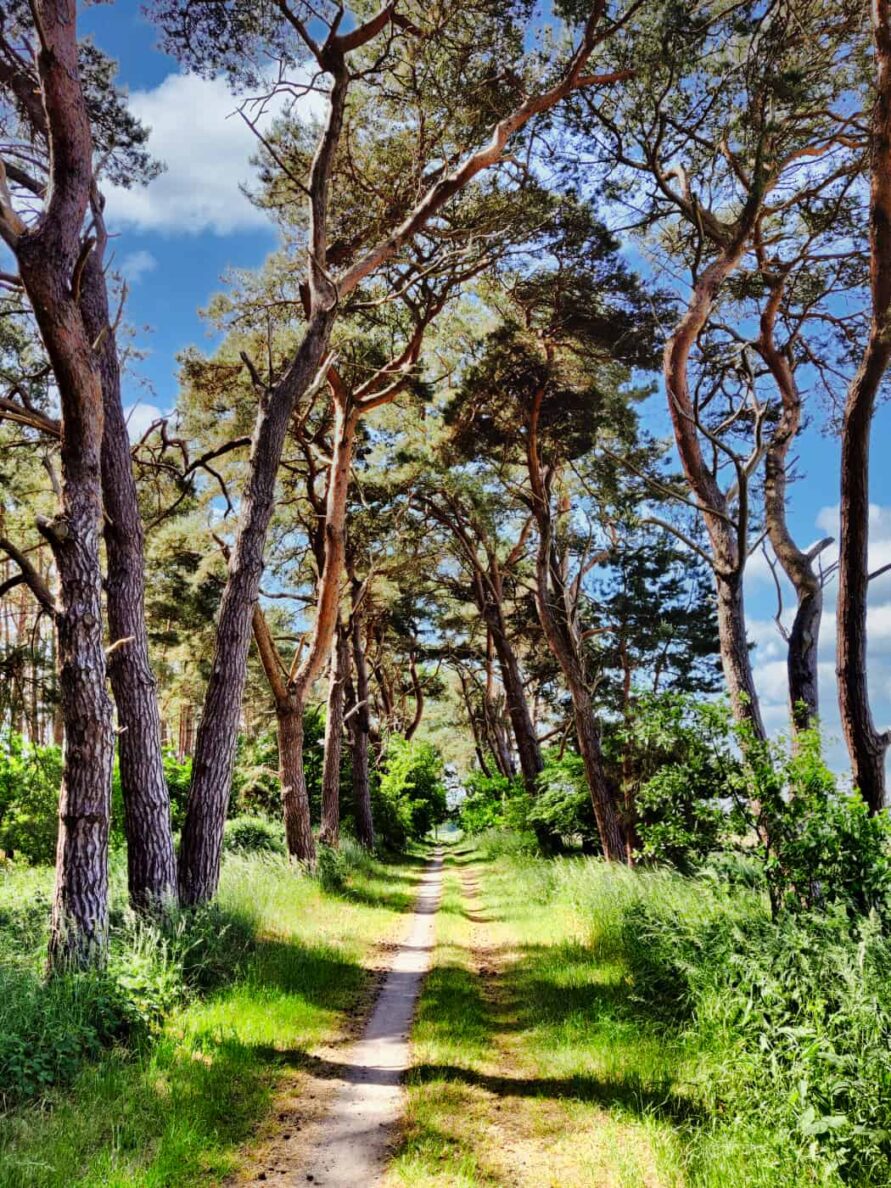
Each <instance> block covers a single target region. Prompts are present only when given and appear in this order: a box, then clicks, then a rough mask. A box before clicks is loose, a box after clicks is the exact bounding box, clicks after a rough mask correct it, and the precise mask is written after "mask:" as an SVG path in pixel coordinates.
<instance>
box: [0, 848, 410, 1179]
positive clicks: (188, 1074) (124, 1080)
mask: <svg viewBox="0 0 891 1188" xmlns="http://www.w3.org/2000/svg"><path fill="white" fill-rule="evenodd" d="M420 865H421V864H420V862H419V861H417V860H407V861H406V862H405V863H402V864H390V865H383V864H380V863H376V862H370V861H362V862H357V863H352V864H351V863H349V862H343V861H341V862H340V864H339V867H338V870H337V872H336V878H334V879H331V878H330V877H328V878H327V879H326V880H324V882H325V885H324V886H323V880H320V879H315V878H309V877H305V876H299V875H297V874H295V873H294V871H293V870H290V869H289V868H288V866H287V864H286V863H285V862H283V861H281V860H279V859H276V858H269V857H266V858H263V857H257V856H237V855H230V856H228V857H227V859H226V861H225V863H224V868H223V876H222V882H221V887H220V896H219V902H218V905H217V906H216V907H215V908H214V909H213V915H212V918H211V917H210V916H209V917H208V918H207V919H206V920H205V921H203V923H202V925H201V926H200V927H198V928H197V929H196V927H195V925H194V922H193V923H192V924H189V925H185V924H184V925H183V928H182V929H180V932H179V936H178V937H177V935H176V930H174V936H173V939H172V940H171V939H170V938H169V937H164V938H162V937H160V936H159V935H158V934H156V933H152V932H151V930H146V929H143V928H140V927H139V926H138V925H134V924H133V922H132V921H128V920H127V919H126V918H125V917H123V916H122V915H121V914H120V913H119V919H118V925H117V928H116V935H115V940H114V944H113V947H112V971H111V975H110V977H109V978H108V979H104V980H103V986H104V987H106V988H108V987H113V991H112V992H113V993H114V994H117V995H120V996H121V997H122V999H123V1000H124V1001H125V1002H126V1003H129V1004H133V1005H134V1009H135V1011H136V1013H137V1015H139V1016H140V1017H139V1018H138V1019H137V1020H136V1021H135V1024H136V1025H134V1026H131V1027H129V1028H127V1034H126V1039H125V1040H124V1037H123V1036H120V1037H118V1036H116V1035H114V1034H110V1035H107V1036H100V1037H99V1040H98V1041H97V1043H98V1044H99V1045H100V1047H102V1050H98V1049H97V1050H93V1049H92V1048H91V1047H90V1045H87V1046H86V1047H85V1048H83V1047H82V1048H81V1049H80V1050H78V1051H76V1052H74V1053H73V1055H72V1066H71V1069H69V1070H63V1071H67V1075H66V1076H59V1075H58V1074H57V1072H55V1073H54V1072H53V1071H52V1070H51V1071H50V1072H49V1073H47V1074H46V1081H47V1088H46V1090H45V1091H44V1092H42V1093H34V1092H31V1093H30V1096H31V1097H32V1099H33V1100H32V1101H31V1103H30V1104H24V1105H22V1104H20V1105H18V1106H16V1107H15V1108H8V1109H7V1111H6V1112H5V1113H4V1114H3V1115H2V1116H0V1186H2V1188H50V1186H52V1188H57V1186H58V1188H61V1186H62V1185H65V1186H68V1185H75V1184H76V1185H84V1186H85V1185H115V1186H124V1185H140V1186H144V1188H154V1186H157V1188H161V1186H162V1185H163V1186H164V1188H176V1186H177V1185H186V1184H193V1183H195V1182H196V1181H197V1180H206V1181H208V1182H219V1181H220V1180H221V1179H222V1178H224V1177H225V1176H226V1175H227V1174H228V1173H230V1172H232V1171H233V1169H235V1168H236V1167H237V1166H238V1164H239V1160H240V1155H239V1148H240V1147H241V1146H242V1145H243V1144H244V1143H245V1142H246V1141H247V1140H248V1139H249V1137H250V1136H251V1135H252V1134H253V1133H254V1131H255V1129H256V1128H257V1126H258V1125H259V1124H260V1123H261V1121H262V1120H263V1119H264V1117H265V1116H266V1115H267V1114H268V1113H269V1111H270V1110H271V1109H272V1107H273V1105H274V1101H275V1098H276V1095H277V1093H278V1092H279V1091H280V1089H281V1087H282V1085H283V1084H285V1083H286V1082H288V1081H289V1080H292V1079H293V1076H294V1074H295V1072H296V1071H297V1070H299V1068H300V1066H301V1063H302V1062H303V1061H304V1060H305V1059H306V1054H307V1053H308V1051H309V1050H310V1049H312V1048H313V1047H315V1046H316V1045H318V1044H321V1043H327V1042H331V1041H333V1040H335V1039H336V1038H338V1037H339V1036H340V1035H341V1034H343V1033H344V1032H346V1031H348V1030H349V1029H350V1027H351V1026H352V1025H353V1024H354V1022H355V1016H356V1014H357V1013H359V1012H361V1010H362V1009H363V998H364V997H365V996H367V994H368V993H369V991H370V989H371V988H372V986H373V982H374V971H373V967H374V951H375V949H376V947H377V946H379V945H381V944H383V943H386V942H388V941H390V940H391V939H392V938H393V936H394V935H395V934H396V933H397V932H398V930H399V928H400V927H401V923H402V915H403V913H404V912H406V911H408V910H410V908H411V905H412V903H413V900H414V895H415V884H416V882H417V878H418V875H419V871H420ZM46 881H47V876H46V875H45V874H44V873H43V872H38V871H22V872H15V873H12V874H9V875H6V876H4V882H3V884H2V886H0V1048H2V1049H3V1050H4V1051H5V1052H6V1053H7V1055H9V1053H10V1051H12V1048H14V1042H13V1043H12V1047H11V1046H10V1043H11V1041H15V1040H16V1037H17V1036H20V1035H23V1034H28V1035H29V1036H30V1038H29V1040H28V1043H29V1044H30V1045H31V1047H32V1049H33V1050H34V1051H37V1052H42V1051H43V1050H44V1048H46V1050H47V1051H49V1050H50V1049H51V1048H52V1047H53V1044H54V1037H55V1035H56V1033H57V1032H58V1033H61V1034H65V1029H66V1027H69V1025H70V1023H71V1021H72V1018H73V1016H72V995H74V996H76V995H77V994H78V993H81V994H82V995H83V993H84V992H83V990H82V989H81V990H79V989H78V987H79V986H80V987H82V986H83V985H84V984H83V983H82V982H81V983H78V982H77V979H72V981H71V983H70V984H68V985H67V986H66V985H65V984H64V982H63V983H61V984H60V986H59V988H58V989H53V988H50V989H49V990H48V989H47V988H45V987H44V986H42V984H41V982H40V964H39V962H40V952H41V946H42V941H43V932H42V930H43V924H42V920H43V918H44V913H43V906H44V903H43V896H44V894H45V890H46V887H45V886H44V884H45V883H46ZM23 897H24V900H23ZM13 902H18V904H19V908H21V904H22V902H24V903H25V904H26V905H27V904H28V903H33V904H34V905H35V907H34V908H33V910H30V911H24V912H23V911H22V910H16V911H13V910H12V907H11V906H9V905H11V904H12V903H13ZM5 905H6V906H7V911H6V916H4V915H3V912H4V906H5ZM4 923H5V925H6V934H5V935H4V934H3V931H2V930H3V927H4ZM165 946H168V947H167V948H164V947H165ZM159 947H160V949H164V951H163V952H160V951H159ZM23 954H25V955H24V956H23ZM165 971H166V972H165ZM168 983H172V984H168ZM47 995H50V996H52V995H56V996H57V997H58V1002H53V1001H48V999H47ZM87 997H88V998H89V995H87ZM171 1002H173V1003H175V1005H173V1006H172V1007H170V1005H169V1004H170V1003H171ZM29 1012H30V1014H29ZM95 1012H96V1004H95V1003H94V1002H92V1001H91V1002H90V1003H88V1010H87V1011H86V1013H87V1014H90V1018H91V1019H92V1020H93V1021H95ZM112 1017H117V1016H116V1015H115V1013H114V1012H112ZM29 1029H30V1031H29ZM44 1041H46V1042H44ZM4 1045H5V1047H4ZM103 1045H104V1046H103ZM13 1056H14V1052H13ZM60 1080H67V1081H68V1082H69V1083H68V1084H66V1085H58V1084H54V1082H55V1081H60ZM27 1084H28V1085H29V1086H30V1082H27ZM31 1088H33V1086H31Z"/></svg>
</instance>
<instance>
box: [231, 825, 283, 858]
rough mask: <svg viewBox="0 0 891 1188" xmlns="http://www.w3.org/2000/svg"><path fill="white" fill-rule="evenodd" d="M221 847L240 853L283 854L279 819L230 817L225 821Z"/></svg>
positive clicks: (281, 829)
mask: <svg viewBox="0 0 891 1188" xmlns="http://www.w3.org/2000/svg"><path fill="white" fill-rule="evenodd" d="M223 848H224V849H226V850H230V851H232V852H235V853H241V854H284V853H285V852H286V848H285V834H284V828H283V826H282V823H281V821H271V820H270V819H269V818H268V817H232V818H231V820H229V821H227V822H226V826H225V832H224V833H223Z"/></svg>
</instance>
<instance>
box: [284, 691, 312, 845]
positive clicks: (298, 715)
mask: <svg viewBox="0 0 891 1188" xmlns="http://www.w3.org/2000/svg"><path fill="white" fill-rule="evenodd" d="M303 709H304V707H303V706H302V705H299V704H297V703H296V702H294V701H291V700H288V699H286V700H284V701H280V702H277V703H276V707H275V715H276V718H277V720H278V756H279V778H280V780H281V786H282V812H283V815H284V821H285V840H286V841H287V844H288V853H289V854H290V855H291V857H292V858H294V859H296V860H297V861H299V862H310V863H311V862H314V861H315V856H316V845H315V841H314V839H313V835H312V820H311V818H310V812H309V797H308V795H307V792H306V775H305V772H304V769H303Z"/></svg>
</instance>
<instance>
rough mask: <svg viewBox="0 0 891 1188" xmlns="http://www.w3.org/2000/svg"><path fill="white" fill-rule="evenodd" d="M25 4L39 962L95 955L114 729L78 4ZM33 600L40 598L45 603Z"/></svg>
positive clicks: (12, 217)
mask: <svg viewBox="0 0 891 1188" xmlns="http://www.w3.org/2000/svg"><path fill="white" fill-rule="evenodd" d="M32 9H33V17H34V25H35V40H36V41H38V42H39V44H40V52H39V53H38V54H37V56H36V64H37V71H38V76H39V84H40V97H39V101H38V106H39V107H40V115H39V117H38V120H39V124H40V127H41V128H42V130H43V132H44V133H45V135H46V138H47V142H48V146H49V161H50V182H49V185H48V187H47V190H46V193H45V195H44V197H43V210H42V212H41V215H40V217H39V219H38V220H37V221H36V222H35V223H33V224H32V225H31V226H30V227H29V226H26V225H25V223H24V222H23V221H22V220H21V219H20V218H19V217H18V215H17V214H16V213H15V212H14V211H13V210H12V208H11V206H9V205H8V204H7V203H5V202H0V233H2V235H3V238H4V240H5V242H6V245H7V246H8V247H9V249H10V251H11V252H12V253H13V254H14V255H15V257H16V259H17V261H18V266H19V274H20V276H21V280H22V284H23V286H24V289H25V292H26V294H27V296H28V299H29V301H30V303H31V306H32V308H33V310H34V315H35V317H36V319H37V324H38V327H39V329H40V334H41V337H42V339H43V343H44V346H45V347H46V352H47V356H48V358H49V361H50V365H51V367H52V370H53V374H54V376H55V379H56V384H57V386H58V391H59V400H60V404H61V411H62V418H61V420H62V441H61V464H62V466H61V468H62V489H61V498H60V501H59V503H60V506H59V512H58V514H57V515H56V516H54V517H53V519H52V520H51V521H48V522H39V526H40V529H41V532H42V533H43V535H44V537H45V538H46V539H47V541H48V542H49V544H50V547H51V548H52V550H53V555H54V558H55V562H56V567H57V570H58V574H59V598H58V605H57V606H56V607H55V608H54V612H55V613H54V617H55V622H56V628H57V632H58V647H59V651H58V656H59V668H60V673H59V689H60V695H61V708H62V716H63V718H64V723H65V762H64V768H63V772H62V787H61V792H60V799H59V839H58V846H57V850H56V885H55V894H54V898H53V914H52V925H51V932H50V944H49V964H50V968H52V969H58V968H64V967H67V966H72V965H73V966H76V967H86V966H90V965H95V964H99V963H101V962H102V961H103V960H104V956H105V952H106V944H107V932H108V824H109V800H110V791H111V766H112V756H113V752H114V734H113V729H112V714H111V701H110V699H109V696H108V693H107V692H106V688H105V650H104V646H103V638H102V580H101V570H100V555H99V533H100V524H101V520H102V479H101V455H102V425H103V410H102V385H101V377H100V374H99V368H98V365H97V360H96V356H95V352H94V350H93V343H92V341H91V339H90V337H89V334H88V333H87V330H86V328H85V326H84V320H83V317H82V315H81V311H80V309H79V308H78V303H77V288H78V281H77V278H76V272H77V266H78V262H79V261H81V260H83V261H86V258H87V255H86V253H89V251H90V249H91V245H90V244H89V243H83V242H82V239H81V232H82V228H83V223H84V217H85V215H86V212H87V209H88V206H89V202H90V195H91V191H92V187H93V183H94V178H93V143H92V135H91V130H90V119H89V113H88V110H87V105H86V101H85V98H84V93H83V89H82V86H81V80H80V73H79V60H78V45H77V23H76V22H77V6H76V4H75V3H74V0H39V2H38V0H35V3H34V4H33V5H32ZM32 97H33V92H32ZM4 189H5V184H4ZM46 601H47V602H48V603H49V605H50V607H52V600H51V598H49V597H48V596H47V598H46Z"/></svg>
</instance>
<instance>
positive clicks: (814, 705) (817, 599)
mask: <svg viewBox="0 0 891 1188" xmlns="http://www.w3.org/2000/svg"><path fill="white" fill-rule="evenodd" d="M784 286H785V277H783V276H780V277H778V278H777V279H776V280H775V281H774V283H773V287H772V289H771V292H770V296H769V298H768V301H767V303H766V305H765V307H764V310H763V312H762V314H761V333H760V336H759V339H758V342H757V343H756V347H757V349H758V351H759V354H760V355H761V357H762V359H763V360H764V362H765V363H766V364H767V367H768V369H769V371H770V373H771V375H772V376H773V379H774V382H775V383H776V386H777V390H778V391H779V394H780V399H781V403H782V409H781V413H780V418H779V421H778V422H777V425H776V428H775V429H774V431H773V433H772V434H771V437H770V441H769V442H768V445H767V452H766V456H765V461H764V518H765V524H766V527H767V535H768V539H769V540H770V543H771V546H772V547H773V551H774V554H775V555H776V558H777V560H778V561H779V563H780V565H781V566H782V568H783V572H784V573H785V575H786V577H787V578H788V579H789V581H790V582H791V583H792V588H793V589H794V590H795V598H796V602H797V606H796V611H795V619H794V621H793V623H792V629H791V631H790V632H789V635H788V638H787V640H786V646H787V653H786V671H787V676H788V685H789V709H790V714H791V720H792V729H793V730H794V731H796V732H797V731H799V730H806V729H809V728H811V727H814V726H816V725H817V723H818V720H819V713H820V694H819V683H818V667H817V650H818V647H819V642H820V624H821V621H822V618H823V586H822V583H821V581H820V577H819V575H818V573H817V572H816V570H815V568H814V560H815V559H816V557H817V556H818V555H819V554H820V552H821V551H822V550H823V549H825V548H827V547H828V546H829V545H830V544H831V543H832V541H831V540H830V539H826V540H822V541H820V542H819V544H817V545H815V546H814V547H813V548H812V549H809V550H808V551H807V552H805V551H803V550H802V549H800V548H798V546H797V544H796V543H795V541H794V539H793V537H792V534H791V532H790V531H789V526H788V520H787V515H786V490H787V473H786V471H787V466H788V458H789V451H790V449H791V448H792V444H793V442H794V441H795V439H796V437H797V436H798V432H799V429H800V428H801V394H800V392H799V390H798V384H797V383H796V379H795V373H794V372H793V370H792V366H791V364H790V362H789V358H788V356H787V355H786V354H785V353H784V352H783V351H781V350H779V349H778V347H777V346H776V342H775V340H774V324H775V322H776V316H777V311H778V309H779V303H780V301H781V299H782V295H783V290H784Z"/></svg>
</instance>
